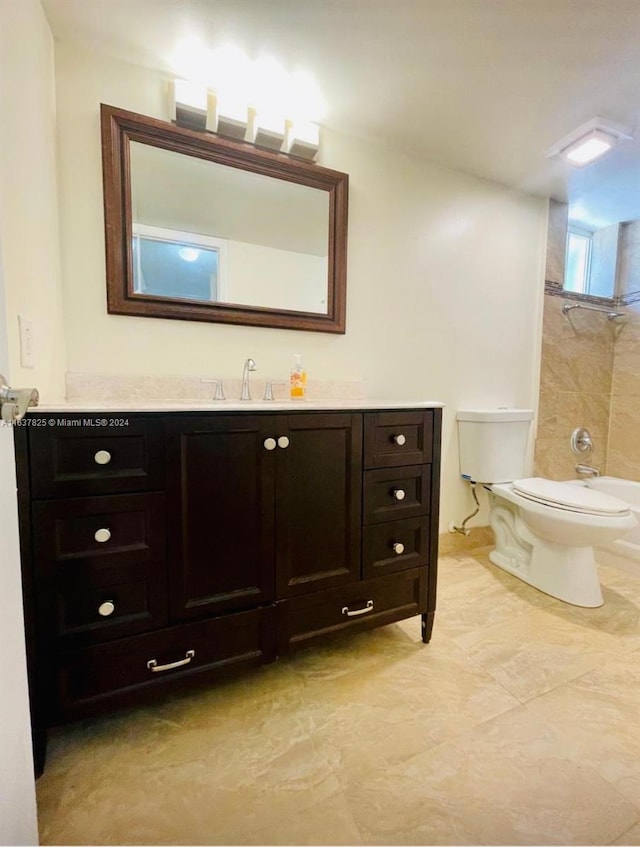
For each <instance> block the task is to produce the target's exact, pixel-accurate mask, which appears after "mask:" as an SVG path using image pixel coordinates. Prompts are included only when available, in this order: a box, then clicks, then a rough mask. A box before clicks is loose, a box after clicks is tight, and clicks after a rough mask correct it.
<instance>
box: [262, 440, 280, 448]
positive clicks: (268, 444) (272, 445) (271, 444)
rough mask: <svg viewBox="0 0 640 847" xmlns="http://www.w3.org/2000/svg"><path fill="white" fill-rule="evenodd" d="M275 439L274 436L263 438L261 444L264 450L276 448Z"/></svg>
mask: <svg viewBox="0 0 640 847" xmlns="http://www.w3.org/2000/svg"><path fill="white" fill-rule="evenodd" d="M276 444H277V442H276V440H275V438H265V440H264V442H263V446H264V449H265V450H275V449H276Z"/></svg>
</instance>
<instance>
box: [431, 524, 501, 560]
mask: <svg viewBox="0 0 640 847" xmlns="http://www.w3.org/2000/svg"><path fill="white" fill-rule="evenodd" d="M494 545H495V536H494V534H493V530H492V529H491V527H490V526H474V527H471V528H470V530H469V535H462V534H461V533H459V532H441V533H440V535H439V537H438V552H439V554H440V556H455V554H456V553H467V552H470V551H471V550H478V549H480V548H482V547H493V546H494Z"/></svg>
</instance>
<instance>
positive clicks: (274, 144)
mask: <svg viewBox="0 0 640 847" xmlns="http://www.w3.org/2000/svg"><path fill="white" fill-rule="evenodd" d="M253 126H254V136H253V139H252V141H253V143H254V144H255V145H256V147H266V148H267V149H268V150H276V151H279V150H281V149H282V145H283V144H284V139H285V134H286V121H285V119H284V118H283V117H281V116H280V115H275V114H269V113H268V112H263V111H257V112H256V113H255V117H254V124H253Z"/></svg>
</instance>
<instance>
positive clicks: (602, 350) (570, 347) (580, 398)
mask: <svg viewBox="0 0 640 847" xmlns="http://www.w3.org/2000/svg"><path fill="white" fill-rule="evenodd" d="M623 228H624V230H625V231H624V233H623V237H622V239H621V241H622V244H621V248H622V249H621V256H620V262H621V264H620V266H619V268H618V271H619V288H618V298H617V299H618V300H620V301H623V302H624V301H627V302H626V305H621V306H620V307H619V308H620V311H622V312H624V313H625V317H624V318H622V319H618V320H616V321H609V320H608V319H607V316H606V314H603V313H600V312H592V311H587V310H585V309H573V310H571V311H570V312H569V313H568V314H567V315H565V314H563V313H562V306H563V305H564V304H565V303H567V302H571V303H576V302H577V301H576V300H568V299H566V298H564V297H563V296H562V277H563V273H564V240H565V234H566V206H565V207H562V206H561V204H557V203H553V202H552V203H551V205H550V209H549V238H548V255H547V273H546V280H547V293H546V294H545V298H544V300H545V303H544V324H543V338H542V366H541V378H540V404H539V412H538V431H537V438H536V447H535V462H534V473H535V474H536V475H538V476H544V477H547V478H548V479H572V478H574V477H576V476H577V474H576V471H575V466H576V463H578V462H582V463H584V464H588V465H592V466H595V467H597V468H599V469H600V472H601V473H603V474H604V473H607V474H609V475H610V476H620V477H624V478H625V479H635V480H639V481H640V302H638V300H637V291H638V289H639V288H640V224H638V223H632V224H625V225H624V226H623ZM631 271H633V272H631ZM629 301H630V302H629ZM634 301H635V302H634ZM583 302H584V301H583ZM587 302H588V301H587ZM592 302H593V301H592ZM596 302H597V301H596ZM576 426H585V427H586V428H587V429H588V430H589V432H590V433H591V435H592V437H593V442H594V450H593V452H592V453H591V454H588V453H586V454H584V455H583V456H582V457H578V456H576V455H575V454H574V453H572V451H571V448H570V438H571V433H572V431H573V429H574V428H575V427H576Z"/></svg>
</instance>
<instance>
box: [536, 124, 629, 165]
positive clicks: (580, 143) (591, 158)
mask: <svg viewBox="0 0 640 847" xmlns="http://www.w3.org/2000/svg"><path fill="white" fill-rule="evenodd" d="M632 138H633V132H632V131H631V130H630V129H628V127H625V126H622V125H621V124H616V123H613V122H612V121H605V120H603V119H602V118H593V119H592V120H590V121H588V122H587V123H586V124H582V126H579V127H578V129H576V130H574V131H573V132H571V133H569V135H565V137H564V138H562V139H561V140H560V141H558V142H556V144H554V145H553V147H550V148H549V150H547V152H546V156H547V158H561V159H565V160H566V161H567V162H568V163H569V164H570V165H573V166H574V167H577V168H583V167H584V166H585V165H589V164H591V162H595V161H596V159H599V158H600V157H601V156H604V155H605V153H608V152H609V150H611V149H612V148H613V147H615V145H616V144H617V143H618V141H620V140H622V139H625V140H630V139H632Z"/></svg>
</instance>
